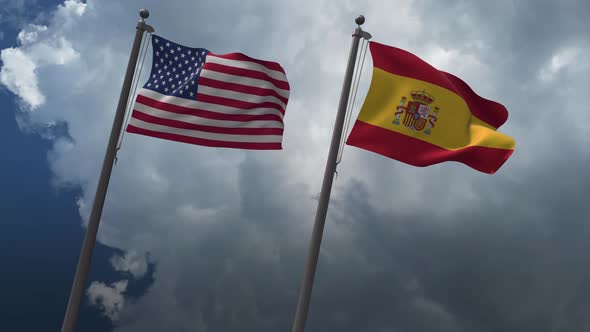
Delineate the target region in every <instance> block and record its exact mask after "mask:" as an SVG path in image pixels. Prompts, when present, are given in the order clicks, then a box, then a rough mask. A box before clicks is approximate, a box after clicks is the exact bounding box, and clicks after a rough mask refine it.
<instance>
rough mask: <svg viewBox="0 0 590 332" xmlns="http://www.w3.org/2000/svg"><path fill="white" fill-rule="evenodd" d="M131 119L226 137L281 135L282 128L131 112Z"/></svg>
mask: <svg viewBox="0 0 590 332" xmlns="http://www.w3.org/2000/svg"><path fill="white" fill-rule="evenodd" d="M131 117H133V118H136V119H138V120H141V121H145V122H149V123H154V124H157V125H162V126H167V127H172V128H180V129H188V130H196V131H203V132H208V133H218V134H228V135H279V136H280V135H283V128H225V127H213V126H205V125H199V124H194V123H189V122H184V121H179V120H172V119H163V118H159V117H156V116H153V115H149V114H145V113H143V112H140V111H138V110H133V113H132V114H131Z"/></svg>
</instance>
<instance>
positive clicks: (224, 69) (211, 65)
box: [201, 62, 289, 90]
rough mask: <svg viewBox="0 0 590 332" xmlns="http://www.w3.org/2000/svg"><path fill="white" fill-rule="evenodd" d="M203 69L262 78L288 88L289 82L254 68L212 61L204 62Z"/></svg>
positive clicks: (279, 86) (285, 88)
mask: <svg viewBox="0 0 590 332" xmlns="http://www.w3.org/2000/svg"><path fill="white" fill-rule="evenodd" d="M203 69H207V70H211V71H216V72H219V73H224V74H229V75H234V76H244V77H249V78H255V79H259V80H264V81H268V82H270V83H272V84H273V85H274V86H276V87H277V88H279V89H283V90H289V82H287V81H281V80H277V79H275V78H272V77H270V76H268V75H267V74H265V73H263V72H260V71H256V70H251V69H244V68H237V67H231V66H226V65H222V64H219V63H212V62H205V64H204V65H203ZM201 77H203V76H201Z"/></svg>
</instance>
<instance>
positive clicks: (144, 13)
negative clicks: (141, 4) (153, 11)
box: [139, 8, 150, 20]
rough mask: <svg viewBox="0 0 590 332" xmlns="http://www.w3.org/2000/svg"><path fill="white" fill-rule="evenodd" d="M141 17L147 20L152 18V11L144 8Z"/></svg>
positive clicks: (140, 13) (140, 12)
mask: <svg viewBox="0 0 590 332" xmlns="http://www.w3.org/2000/svg"><path fill="white" fill-rule="evenodd" d="M139 16H141V18H142V19H144V20H145V19H146V18H148V17H150V11H149V10H147V9H145V8H144V9H142V10H140V11H139Z"/></svg>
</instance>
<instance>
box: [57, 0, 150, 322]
mask: <svg viewBox="0 0 590 332" xmlns="http://www.w3.org/2000/svg"><path fill="white" fill-rule="evenodd" d="M149 15H150V13H149V11H148V10H147V9H142V10H141V11H140V12H139V16H141V20H140V21H139V22H138V23H137V27H136V31H135V39H134V40H133V46H132V48H131V55H129V63H128V64H127V72H126V73H125V79H124V80H123V87H122V88H121V95H120V96H119V104H118V105H117V112H116V113H115V118H114V120H113V127H112V129H111V136H110V137H109V143H108V145H107V150H106V153H105V156H104V160H103V163H102V170H101V171H100V178H99V180H98V186H97V188H96V195H95V196H94V203H93V205H92V211H91V212H90V220H88V227H87V228H86V235H85V236H84V243H83V244H82V250H81V251H80V257H79V258H78V266H77V267H76V275H75V276H74V282H73V284H72V290H71V292H70V298H69V300H68V307H67V309H66V314H65V318H64V321H63V325H62V328H61V330H62V332H73V331H74V328H75V326H76V319H77V317H78V311H79V309H80V303H81V302H82V297H83V295H84V286H85V285H86V279H87V277H88V272H89V271H90V260H91V258H92V250H93V249H94V244H95V243H96V234H97V233H98V225H99V223H100V216H101V215H102V208H103V206H104V200H105V197H106V194H107V188H108V186H109V180H110V178H111V171H112V169H113V162H114V161H115V156H116V153H117V141H118V140H119V136H120V135H121V129H122V127H123V121H124V120H125V110H126V108H127V101H128V99H129V93H130V90H131V83H132V81H133V76H134V74H135V66H136V64H137V58H138V56H139V48H140V46H141V40H142V38H143V33H144V32H145V31H147V32H154V29H153V28H152V27H151V26H149V25H148V24H146V23H145V21H144V20H145V19H146V18H148V16H149Z"/></svg>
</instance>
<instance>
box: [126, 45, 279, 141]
mask: <svg viewBox="0 0 590 332" xmlns="http://www.w3.org/2000/svg"><path fill="white" fill-rule="evenodd" d="M152 49H153V58H152V59H153V60H152V70H151V73H150V77H149V79H148V81H147V82H146V83H145V85H144V86H143V88H142V89H141V90H140V91H139V92H138V95H137V98H136V100H135V104H134V107H133V112H132V114H131V119H130V120H129V124H128V126H127V132H130V133H136V134H142V135H147V136H152V137H157V138H162V139H167V140H173V141H179V142H185V143H190V144H197V145H204V146H212V147H225V148H237V149H254V150H280V149H281V148H282V138H283V128H284V126H283V117H284V115H285V109H286V107H287V102H288V99H289V83H288V81H287V77H286V75H285V71H284V70H283V68H282V67H281V65H279V64H278V63H276V62H270V61H263V60H258V59H253V58H251V57H248V56H246V55H244V54H241V53H231V54H213V53H211V52H210V51H208V50H206V49H203V48H191V47H186V46H183V45H179V44H177V43H173V42H171V41H169V40H166V39H164V38H162V37H160V36H156V35H153V36H152Z"/></svg>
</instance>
